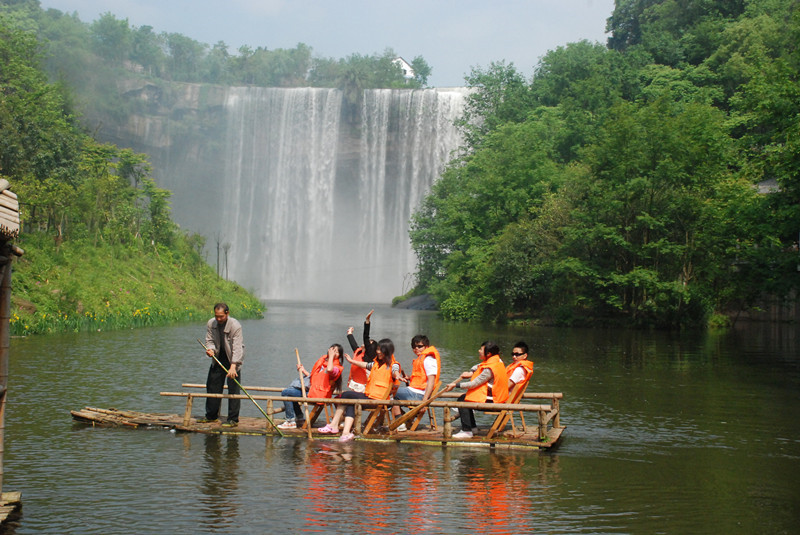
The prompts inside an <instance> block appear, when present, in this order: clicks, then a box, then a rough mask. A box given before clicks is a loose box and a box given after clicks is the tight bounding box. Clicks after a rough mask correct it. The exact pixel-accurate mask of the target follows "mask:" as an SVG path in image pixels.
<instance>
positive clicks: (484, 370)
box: [445, 342, 508, 438]
mask: <svg viewBox="0 0 800 535" xmlns="http://www.w3.org/2000/svg"><path fill="white" fill-rule="evenodd" d="M478 355H480V357H481V361H482V362H481V363H480V364H478V365H476V366H473V367H472V370H470V371H468V372H464V373H462V374H461V379H466V378H469V381H454V382H452V383H450V384H449V385H447V387H446V390H445V392H449V391H451V390H452V389H454V388H455V387H459V388H466V389H467V393H466V394H464V395H462V396H461V397H459V398H458V401H472V402H475V403H505V402H506V401H507V400H508V375H507V374H506V366H505V364H503V361H502V360H500V347H499V346H498V345H497V344H496V343H494V342H484V343H482V344H481V347H480V349H479V350H478ZM490 384H491V385H492V386H491V388H490V387H489V385H490ZM458 414H459V416H460V417H461V431H460V432H458V433H456V434H455V435H453V438H472V436H473V435H474V433H475V431H477V430H478V427H477V425H476V424H475V412H474V411H473V410H472V409H467V408H462V407H459V408H458Z"/></svg>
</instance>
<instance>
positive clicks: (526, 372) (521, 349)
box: [506, 340, 533, 392]
mask: <svg viewBox="0 0 800 535" xmlns="http://www.w3.org/2000/svg"><path fill="white" fill-rule="evenodd" d="M511 357H512V358H513V359H514V361H513V362H512V363H511V364H509V365H508V366H507V367H506V373H507V374H508V391H509V392H511V390H512V389H513V388H514V385H517V384H519V383H522V382H525V381H527V380H528V378H530V376H531V375H533V361H532V360H528V344H526V343H525V342H523V341H521V340H520V341H519V342H517V343H516V344H514V349H512V350H511Z"/></svg>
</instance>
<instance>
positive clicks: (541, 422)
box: [160, 383, 563, 441]
mask: <svg viewBox="0 0 800 535" xmlns="http://www.w3.org/2000/svg"><path fill="white" fill-rule="evenodd" d="M181 386H182V387H183V388H205V387H206V385H204V384H195V383H184V384H182V385H181ZM244 388H245V389H246V390H247V391H248V392H282V391H283V390H284V389H283V388H279V387H269V386H246V387H244ZM160 394H161V395H162V396H171V397H186V408H185V410H184V415H183V425H184V426H189V425H190V424H191V419H192V403H193V400H194V398H221V399H248V397H247V396H246V395H242V394H236V395H232V394H209V393H206V392H161V393H160ZM459 396H460V394H459V393H457V392H448V393H445V394H443V395H442V396H440V397H439V399H438V400H435V401H432V402H431V404H430V407H435V408H441V409H442V411H443V413H444V419H443V421H444V425H443V438H444V439H449V438H451V437H452V425H451V422H453V421H454V420H455V419H456V417H454V416H452V415H451V411H450V410H449V409H451V408H455V409H458V408H468V409H473V410H478V411H482V412H487V413H494V412H499V411H503V410H509V411H514V412H520V413H525V412H535V413H537V430H538V433H537V436H538V440H540V441H546V440H547V436H548V435H547V430H548V426H552V427H553V428H555V429H560V428H561V409H560V400H561V399H562V398H563V394H562V393H560V392H531V393H525V394H524V395H523V399H524V400H546V401H549V404H548V405H545V404H531V403H475V402H466V401H449V400H443V398H449V399H453V400H455V399H456V398H458V397H459ZM251 397H252V398H253V399H254V400H258V401H266V402H267V411H266V412H267V414H270V415H272V414H278V413H280V412H283V410H284V409H283V407H282V406H280V407H275V403H276V402H278V403H283V402H284V401H290V402H293V403H311V404H325V405H355V424H354V432H355V433H356V434H361V427H362V409H363V408H375V407H381V406H385V407H392V406H400V407H414V406H416V405H418V404H419V402H418V401H401V400H375V399H341V398H309V397H292V396H280V395H278V396H276V395H268V394H251ZM265 422H266V425H267V426H268V427H270V424H269V422H268V421H267V420H265ZM522 427H523V431H522V432H523V434H525V433H527V432H528V429H527V426H526V424H525V420H524V418H523V419H522ZM395 433H396V432H390V434H395Z"/></svg>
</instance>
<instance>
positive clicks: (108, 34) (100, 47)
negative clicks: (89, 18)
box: [90, 12, 133, 64]
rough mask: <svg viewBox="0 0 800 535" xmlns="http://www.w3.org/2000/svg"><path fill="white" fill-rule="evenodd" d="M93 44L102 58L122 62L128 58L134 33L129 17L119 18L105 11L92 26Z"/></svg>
mask: <svg viewBox="0 0 800 535" xmlns="http://www.w3.org/2000/svg"><path fill="white" fill-rule="evenodd" d="M90 31H91V37H92V45H93V48H94V50H95V52H96V53H97V54H98V55H99V56H100V57H102V58H104V59H106V60H108V61H111V62H114V63H117V64H120V63H122V62H123V61H124V60H126V59H128V57H129V55H130V52H131V44H132V42H133V34H132V32H131V28H130V26H129V25H128V19H121V20H120V19H117V18H116V17H115V16H114V15H112V14H111V13H110V12H106V13H103V14H102V15H101V16H100V18H99V19H97V20H96V21H94V22H93V23H92V25H91V26H90Z"/></svg>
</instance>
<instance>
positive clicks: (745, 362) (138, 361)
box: [3, 303, 800, 535]
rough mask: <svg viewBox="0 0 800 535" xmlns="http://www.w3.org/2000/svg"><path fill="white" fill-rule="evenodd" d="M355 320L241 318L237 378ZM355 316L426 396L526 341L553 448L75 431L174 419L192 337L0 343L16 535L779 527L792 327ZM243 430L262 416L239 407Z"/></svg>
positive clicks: (793, 422) (794, 375) (792, 394)
mask: <svg viewBox="0 0 800 535" xmlns="http://www.w3.org/2000/svg"><path fill="white" fill-rule="evenodd" d="M369 308H372V307H371V306H357V305H302V304H292V303H276V304H273V305H271V307H270V310H269V312H268V314H267V317H266V318H265V319H264V320H262V321H246V322H243V324H244V336H245V341H246V344H247V348H248V354H247V357H246V360H245V368H246V370H245V374H246V377H248V382H250V383H251V384H263V385H271V386H285V385H286V384H289V383H290V382H291V380H292V379H294V377H295V376H296V368H295V364H296V359H295V355H294V348H295V347H297V348H298V350H299V352H300V354H301V356H305V355H318V354H320V352H321V351H322V350H324V348H326V347H328V346H329V345H330V343H331V342H334V341H339V342H341V343H343V344H345V346H346V340H345V332H346V329H347V327H348V326H350V325H354V326H356V327H357V330H359V331H360V325H361V323H362V322H363V319H364V314H365V312H366V311H368V310H369ZM373 320H374V325H373V329H374V334H375V335H376V336H378V337H382V336H389V337H391V338H392V339H393V340H394V341H395V345H396V346H397V348H398V352H397V357H398V359H399V360H400V362H401V363H402V364H403V365H404V367H408V368H409V369H410V362H411V358H412V354H411V350H410V347H409V344H408V342H409V341H410V339H411V337H412V336H414V335H415V334H417V333H425V334H427V335H428V336H429V337H430V338H431V341H432V342H433V343H434V345H436V346H437V347H438V348H439V349H440V351H441V354H442V362H443V374H442V375H443V380H449V379H450V378H451V377H455V376H456V375H458V374H459V373H460V372H461V371H463V370H465V369H467V368H469V366H471V365H472V364H474V363H475V362H476V360H477V355H476V348H477V347H478V345H479V344H480V342H482V341H483V340H485V339H489V338H493V339H496V340H497V341H498V343H499V344H500V346H501V349H503V350H504V351H505V354H506V355H507V349H508V348H510V346H511V345H512V344H513V343H514V342H516V341H517V340H519V339H525V340H526V341H528V343H529V345H530V346H531V348H532V349H531V354H532V355H533V360H534V361H535V362H536V372H535V375H534V378H533V380H532V383H531V384H532V386H531V388H532V389H535V390H537V391H543V392H547V391H561V392H563V393H564V400H563V403H562V411H563V413H562V422H563V423H564V424H565V425H567V430H566V432H565V435H564V440H563V443H562V444H561V445H560V446H559V447H558V448H557V449H556V450H555V451H553V452H545V453H542V454H538V453H536V452H514V451H511V452H490V451H487V450H484V449H470V448H448V449H442V448H436V447H423V446H416V445H410V444H400V445H398V444H391V443H372V442H369V443H363V442H356V443H348V444H340V443H338V442H336V441H331V440H314V441H311V442H309V441H307V440H305V439H294V438H277V437H266V438H265V437H254V436H216V435H195V434H181V433H170V432H167V431H160V430H159V431H155V430H154V431H132V430H129V429H100V428H91V427H86V426H84V425H76V424H73V423H72V421H71V418H70V416H69V412H68V411H69V410H71V409H78V408H81V407H83V406H85V405H90V406H96V407H118V408H122V409H135V410H144V411H151V412H173V413H181V412H182V410H183V401H182V400H180V401H178V400H176V399H174V398H166V397H161V396H159V395H158V392H160V391H174V390H177V389H179V388H180V383H181V382H184V381H185V382H203V381H204V380H205V376H206V371H207V366H208V361H207V357H205V356H204V355H203V353H202V348H199V346H198V344H197V342H196V338H198V337H200V336H202V333H203V332H204V331H203V329H204V326H203V325H202V324H197V325H180V326H174V327H164V328H154V329H139V330H131V331H119V332H112V333H89V334H69V335H59V336H51V337H39V338H29V339H14V340H13V341H12V347H11V363H10V387H9V398H10V401H9V405H8V408H7V412H6V430H5V438H6V451H5V463H4V469H5V470H4V474H3V475H4V481H3V490H4V491H10V490H16V491H21V492H22V493H23V504H24V509H23V517H22V518H21V520H20V521H19V523H18V526H17V527H16V531H15V532H16V533H18V534H20V535H22V534H30V533H37V534H40V533H45V534H51V533H52V534H62V533H82V534H84V533H86V534H102V535H109V534H112V535H113V534H128V533H153V534H156V533H157V534H161V533H181V534H182V533H187V534H194V533H275V532H280V533H299V532H309V533H358V532H362V533H409V532H413V533H419V534H423V533H426V534H427V533H467V532H469V533H473V532H476V533H492V534H494V533H530V532H540V533H693V534H695V533H700V534H702V533H708V534H716V533H742V534H745V533H747V534H749V533H756V532H761V533H793V532H796V526H797V525H798V523H799V522H800V490H799V488H798V486H797V483H796V482H797V481H798V479H800V463H798V460H800V422H799V421H798V419H797V417H796V412H797V409H798V407H800V356H798V351H797V334H798V332H797V329H796V328H795V327H793V326H783V327H782V328H780V327H775V326H750V327H749V328H745V327H743V326H738V327H737V330H735V331H733V332H730V333H727V334H722V335H720V334H703V333H699V334H698V333H677V334H674V333H650V332H641V331H637V332H630V331H617V330H610V329H598V330H577V329H575V330H567V329H547V328H538V327H521V326H501V327H498V326H482V325H476V324H470V325H462V324H447V323H442V322H441V321H439V320H438V319H437V318H436V316H435V315H433V314H430V313H418V312H413V311H401V310H393V309H390V308H388V307H376V313H375V316H374V317H373ZM154 347H157V348H158V355H154V354H153V350H152V348H154ZM165 363H166V364H165ZM162 365H163V369H164V370H166V372H165V373H161V370H162ZM157 370H158V372H157ZM199 410H201V408H198V411H199ZM242 413H243V415H247V416H259V414H260V413H258V411H257V409H256V408H255V407H254V406H252V404H248V403H244V404H243V405H242ZM196 415H197V414H196ZM479 423H480V422H479ZM121 519H122V520H121Z"/></svg>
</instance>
